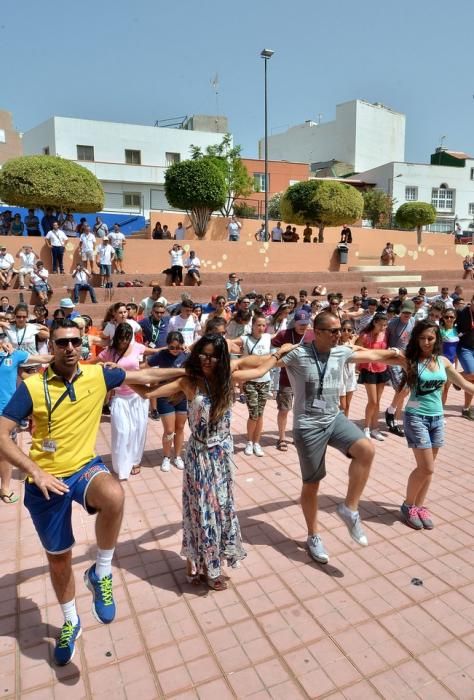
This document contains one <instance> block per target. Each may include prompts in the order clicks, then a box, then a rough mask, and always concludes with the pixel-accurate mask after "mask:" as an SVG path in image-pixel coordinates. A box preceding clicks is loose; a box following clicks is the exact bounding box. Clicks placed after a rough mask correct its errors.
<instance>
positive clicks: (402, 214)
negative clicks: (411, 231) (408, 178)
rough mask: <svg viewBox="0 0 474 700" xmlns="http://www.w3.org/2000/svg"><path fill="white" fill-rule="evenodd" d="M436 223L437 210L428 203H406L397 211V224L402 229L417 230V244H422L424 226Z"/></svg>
mask: <svg viewBox="0 0 474 700" xmlns="http://www.w3.org/2000/svg"><path fill="white" fill-rule="evenodd" d="M435 221H436V209H435V208H434V206H433V205H432V204H428V203H427V202H406V203H405V204H402V206H401V207H400V208H399V209H397V213H396V214H395V222H396V224H397V226H401V228H416V242H417V243H418V245H420V244H421V231H422V228H423V226H427V225H428V224H433V223H434V222H435Z"/></svg>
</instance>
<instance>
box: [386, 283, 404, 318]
mask: <svg viewBox="0 0 474 700" xmlns="http://www.w3.org/2000/svg"><path fill="white" fill-rule="evenodd" d="M406 301H408V299H407V289H406V287H399V288H398V296H397V297H395V299H393V301H392V303H391V304H390V306H391V307H392V309H393V311H395V313H396V314H397V316H398V314H399V313H400V309H401V308H402V305H403V304H404V303H405V302H406Z"/></svg>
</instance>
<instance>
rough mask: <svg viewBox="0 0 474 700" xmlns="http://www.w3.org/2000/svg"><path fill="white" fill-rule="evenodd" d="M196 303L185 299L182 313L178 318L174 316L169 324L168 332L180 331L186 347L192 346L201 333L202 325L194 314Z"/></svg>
mask: <svg viewBox="0 0 474 700" xmlns="http://www.w3.org/2000/svg"><path fill="white" fill-rule="evenodd" d="M193 307H194V302H193V301H192V300H191V299H184V300H183V301H182V302H181V312H180V314H179V315H178V316H172V317H171V318H170V322H169V324H168V332H170V331H179V332H180V333H181V334H182V336H183V338H184V344H185V345H188V346H189V345H192V344H193V343H194V342H195V340H197V338H198V336H199V335H200V333H201V324H200V323H199V321H198V320H197V318H196V317H195V316H194V314H193Z"/></svg>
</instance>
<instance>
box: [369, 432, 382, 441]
mask: <svg viewBox="0 0 474 700" xmlns="http://www.w3.org/2000/svg"><path fill="white" fill-rule="evenodd" d="M370 434H371V436H372V437H373V438H374V440H378V441H379V442H383V441H384V440H385V438H384V436H383V435H382V433H381V432H380V430H372V431H371V433H370Z"/></svg>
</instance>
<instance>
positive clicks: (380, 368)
mask: <svg viewBox="0 0 474 700" xmlns="http://www.w3.org/2000/svg"><path fill="white" fill-rule="evenodd" d="M386 328H387V318H386V316H385V314H375V316H374V317H373V319H372V320H371V322H370V323H369V324H368V326H367V327H366V328H365V329H364V330H363V331H362V333H361V334H360V335H359V337H358V338H357V340H356V342H355V344H356V345H359V346H360V347H363V348H367V349H368V350H374V349H376V350H386V349H387V347H388V346H387V338H386V333H385V331H386ZM389 379H390V376H389V374H388V371H387V365H386V364H383V363H382V362H367V363H362V364H359V379H358V380H357V382H358V384H363V385H364V386H365V390H366V392H367V404H366V407H365V428H364V434H365V437H366V438H369V440H370V438H374V440H379V441H380V442H383V440H384V436H383V435H382V433H381V432H380V430H379V429H378V415H379V412H380V399H381V398H382V393H383V390H384V388H385V384H386V383H387V382H388V380H389Z"/></svg>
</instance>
